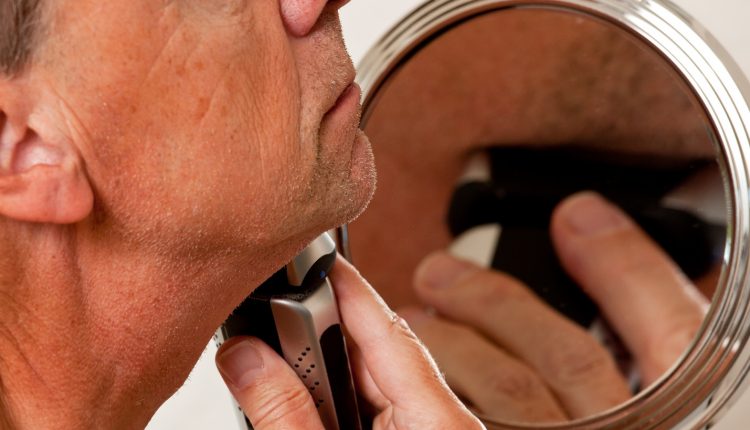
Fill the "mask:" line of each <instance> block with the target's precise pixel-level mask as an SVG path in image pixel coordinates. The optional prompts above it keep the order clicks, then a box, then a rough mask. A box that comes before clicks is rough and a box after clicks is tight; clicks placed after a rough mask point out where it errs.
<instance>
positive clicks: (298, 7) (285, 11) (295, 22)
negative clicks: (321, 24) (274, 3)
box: [279, 0, 349, 37]
mask: <svg viewBox="0 0 750 430" xmlns="http://www.w3.org/2000/svg"><path fill="white" fill-rule="evenodd" d="M279 1H280V2H281V4H280V6H281V16H282V17H283V19H284V25H286V28H287V30H288V31H289V32H290V33H292V34H293V35H294V36H297V37H303V36H305V35H307V33H309V32H310V30H312V28H313V27H314V26H315V23H316V22H318V18H320V14H321V13H322V12H323V9H324V8H325V7H326V5H329V6H330V7H333V8H335V9H338V8H340V7H342V6H343V5H345V4H346V3H348V2H349V0H279Z"/></svg>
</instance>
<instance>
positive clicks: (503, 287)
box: [464, 270, 528, 308]
mask: <svg viewBox="0 0 750 430" xmlns="http://www.w3.org/2000/svg"><path fill="white" fill-rule="evenodd" d="M464 282H465V283H466V284H467V286H468V287H470V288H466V289H465V290H464V291H467V293H469V294H468V295H467V297H468V298H469V299H470V301H471V304H472V305H473V306H479V307H481V308H486V307H494V306H498V305H503V304H507V303H510V302H515V301H520V300H523V299H525V298H528V294H526V293H527V291H526V288H524V287H522V286H521V285H520V284H519V282H518V281H516V280H515V279H513V278H511V277H510V276H507V275H504V274H502V273H498V272H490V271H486V270H481V271H477V272H476V273H474V274H473V275H471V276H469V277H468V278H467V279H466V280H465V281H464Z"/></svg>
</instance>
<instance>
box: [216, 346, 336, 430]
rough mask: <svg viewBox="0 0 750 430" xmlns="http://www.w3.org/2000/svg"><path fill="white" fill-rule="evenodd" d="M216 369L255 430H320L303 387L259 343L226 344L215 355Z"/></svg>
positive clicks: (318, 421)
mask: <svg viewBox="0 0 750 430" xmlns="http://www.w3.org/2000/svg"><path fill="white" fill-rule="evenodd" d="M216 365H217V367H218V368H219V373H221V376H222V378H223V379H224V382H225V383H226V384H227V386H228V387H229V390H230V391H231V392H232V395H234V397H235V399H237V402H238V403H239V404H240V406H241V407H242V410H243V411H244V412H245V415H247V417H248V419H249V420H250V422H251V423H252V425H253V428H255V429H256V430H276V429H279V430H281V429H290V428H294V429H309V430H313V429H315V430H322V429H323V424H322V423H321V421H320V418H319V416H318V412H317V410H316V409H315V405H314V403H313V401H312V397H311V396H310V395H309V393H308V391H307V389H306V388H305V386H304V385H303V384H302V382H301V381H300V379H299V378H298V377H297V375H296V374H295V373H294V371H293V370H292V369H291V368H290V367H289V365H288V364H287V363H286V362H285V361H284V359H283V358H281V357H280V356H279V355H278V354H276V352H275V351H273V350H272V349H271V348H270V347H268V346H267V345H266V344H264V343H263V342H261V341H260V340H258V339H254V338H248V337H236V338H232V339H230V340H228V341H227V342H226V343H224V345H222V346H221V348H220V349H219V351H218V352H217V354H216Z"/></svg>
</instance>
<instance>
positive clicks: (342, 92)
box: [324, 70, 357, 116]
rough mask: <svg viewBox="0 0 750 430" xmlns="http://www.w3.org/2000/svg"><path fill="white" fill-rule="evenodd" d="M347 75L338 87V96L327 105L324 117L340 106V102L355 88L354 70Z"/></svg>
mask: <svg viewBox="0 0 750 430" xmlns="http://www.w3.org/2000/svg"><path fill="white" fill-rule="evenodd" d="M347 75H348V76H347V77H346V79H345V80H343V81H342V85H341V86H340V87H339V92H338V96H337V97H336V99H335V100H333V101H332V102H331V103H330V104H329V105H328V109H327V110H326V113H325V114H324V116H325V115H327V114H328V113H330V112H331V111H332V110H335V109H336V107H337V106H339V105H340V104H341V101H342V100H344V99H346V98H347V95H349V93H350V92H351V91H353V90H354V89H355V87H356V86H357V85H356V84H355V83H354V70H352V71H351V72H350V73H348V74H347Z"/></svg>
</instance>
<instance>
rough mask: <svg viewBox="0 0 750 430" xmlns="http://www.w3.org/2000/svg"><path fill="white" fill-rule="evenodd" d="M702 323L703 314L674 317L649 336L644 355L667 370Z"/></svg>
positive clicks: (691, 339)
mask: <svg viewBox="0 0 750 430" xmlns="http://www.w3.org/2000/svg"><path fill="white" fill-rule="evenodd" d="M702 323H703V316H702V315H701V314H699V313H695V314H693V313H691V314H688V315H684V316H681V317H676V318H674V319H673V321H672V322H671V323H670V324H668V325H666V327H665V328H663V329H662V330H659V331H657V332H656V333H654V334H653V336H651V337H650V338H649V340H648V342H647V344H646V351H645V353H646V357H648V358H649V359H650V361H652V362H654V363H658V364H661V365H662V367H664V369H663V370H665V371H666V370H667V368H669V367H670V366H671V365H672V364H673V363H674V362H675V361H676V360H677V359H678V358H679V357H680V356H681V355H682V353H683V352H684V351H685V349H686V348H687V347H688V346H689V345H690V342H692V341H693V338H694V337H695V335H696V333H697V332H698V329H699V328H700V326H701V324H702Z"/></svg>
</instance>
